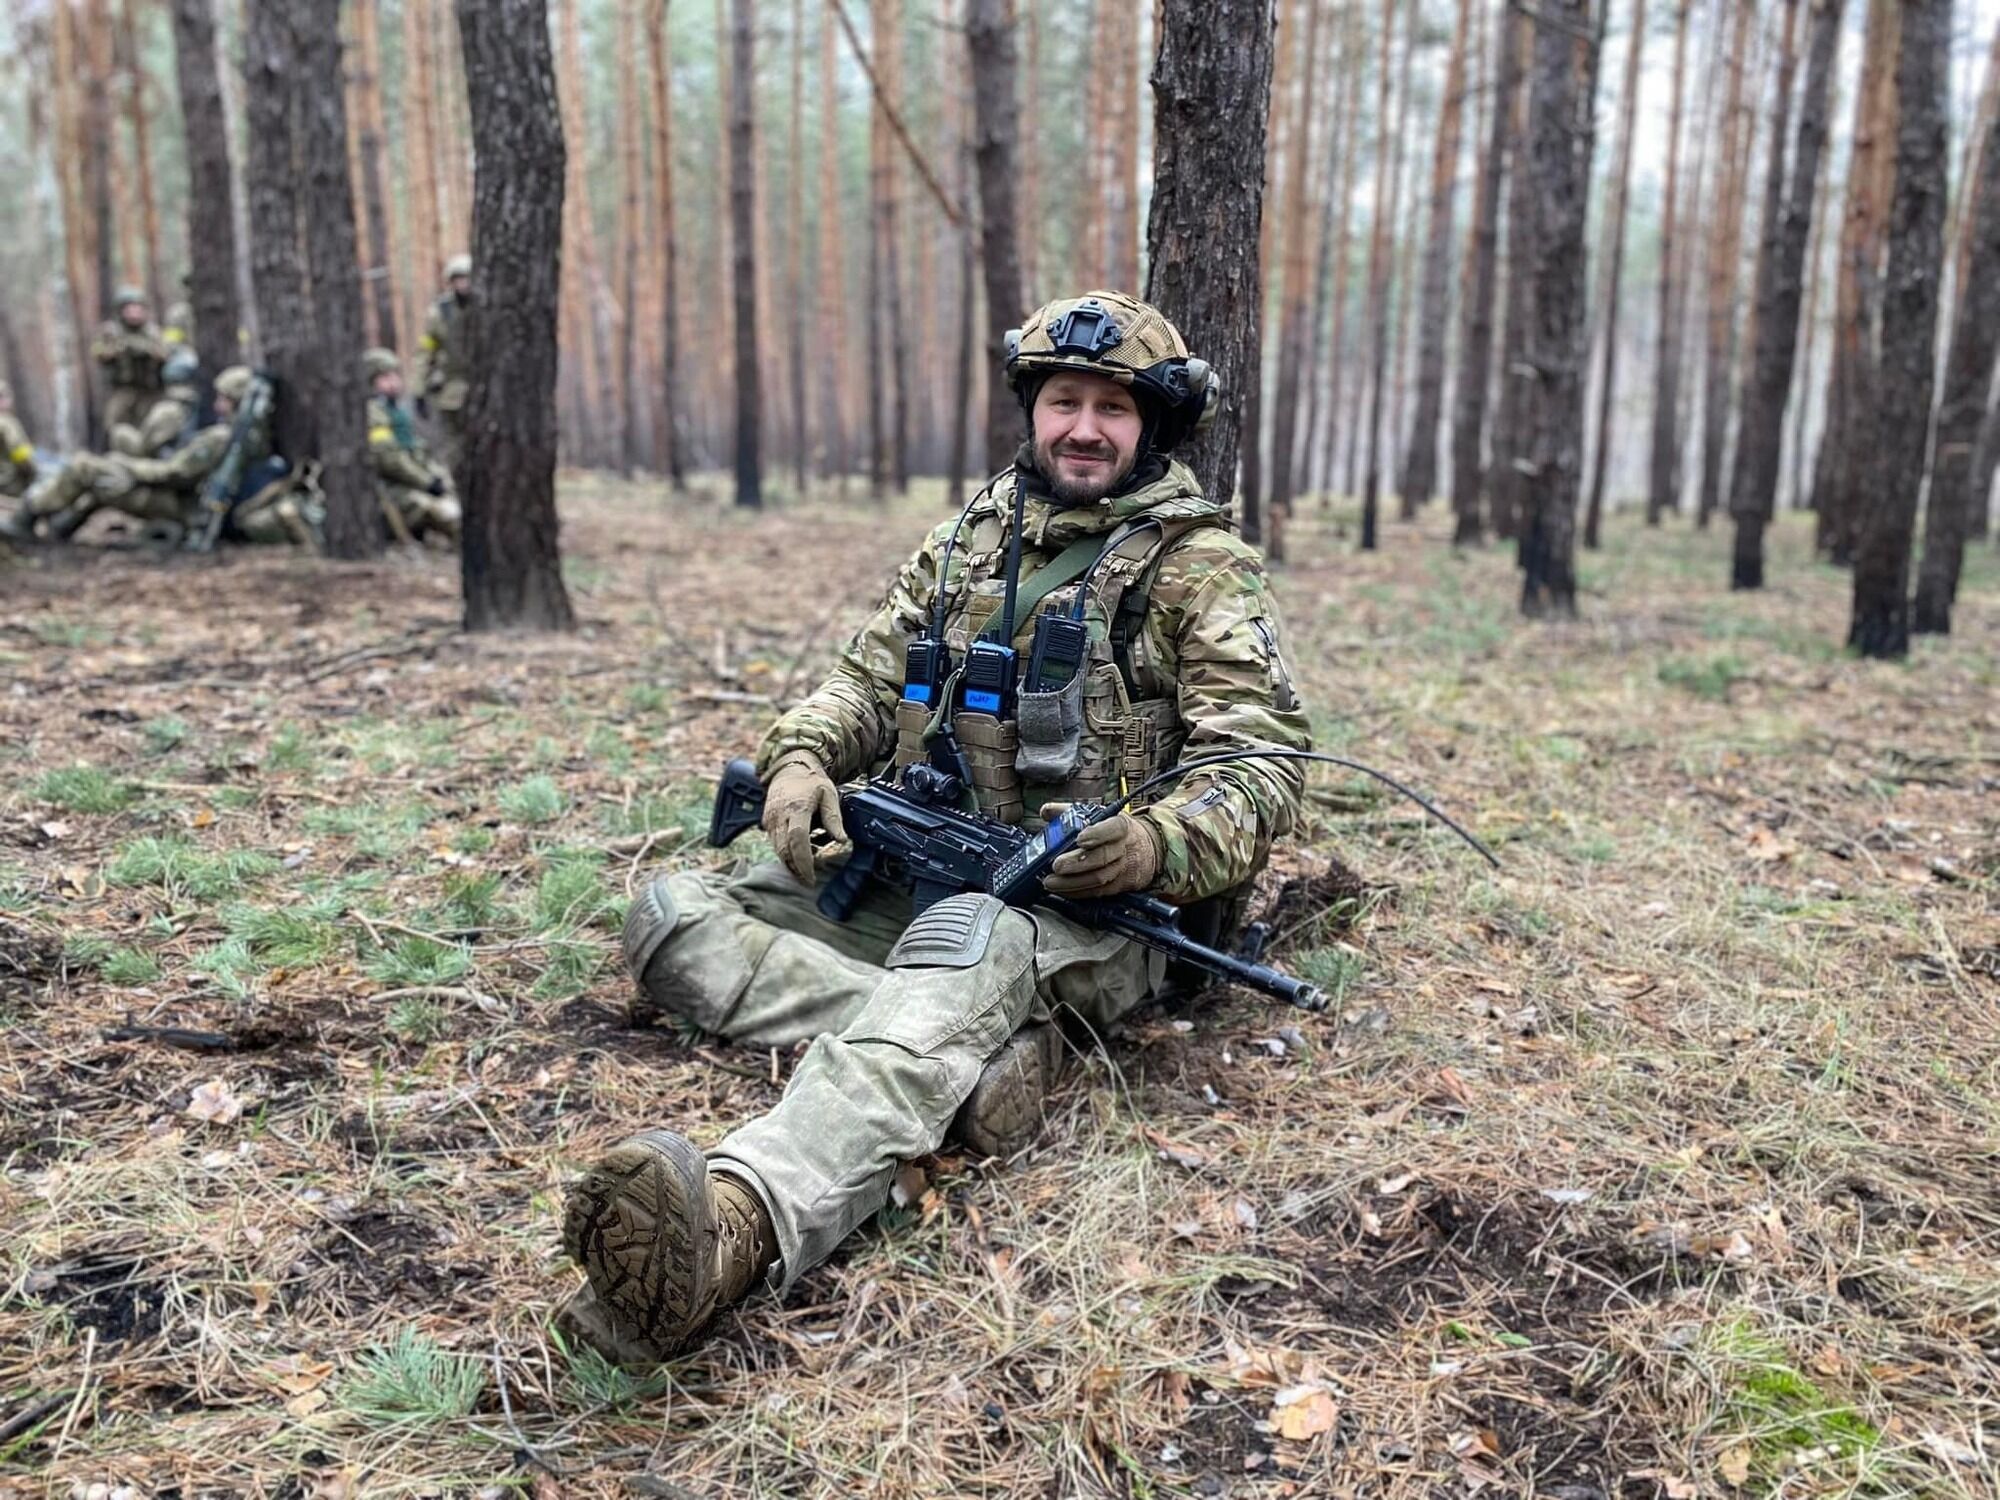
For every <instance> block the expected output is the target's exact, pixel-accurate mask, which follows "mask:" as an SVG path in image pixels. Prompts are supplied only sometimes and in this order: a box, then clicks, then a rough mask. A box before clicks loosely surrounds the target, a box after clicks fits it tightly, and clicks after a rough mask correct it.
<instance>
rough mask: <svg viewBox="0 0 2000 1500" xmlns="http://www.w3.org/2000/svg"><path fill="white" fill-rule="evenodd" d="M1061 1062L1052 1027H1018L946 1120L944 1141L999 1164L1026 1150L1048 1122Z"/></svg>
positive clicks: (1056, 1030) (1055, 1028)
mask: <svg viewBox="0 0 2000 1500" xmlns="http://www.w3.org/2000/svg"><path fill="white" fill-rule="evenodd" d="M1066 1057H1067V1052H1066V1050H1065V1048H1064V1047H1063V1037H1062V1029H1061V1028H1060V1027H1058V1026H1057V1025H1056V1024H1055V1023H1054V1022H1052V1021H1037V1022H1032V1023H1030V1024H1029V1025H1026V1026H1023V1027H1022V1028H1021V1029H1020V1030H1019V1031H1017V1032H1015V1033H1014V1034H1013V1036H1011V1037H1009V1038H1008V1039H1007V1045H1006V1046H1004V1047H1002V1048H1001V1049H1000V1050H999V1051H998V1052H996V1053H994V1054H993V1056H992V1057H990V1058H988V1059H987V1062H986V1066H985V1067H984V1068H982V1069H981V1070H980V1073H979V1081H978V1082H977V1083H975V1084H973V1086H972V1092H971V1093H970V1094H968V1095H966V1098H965V1103H963V1104H961V1105H960V1106H959V1107H958V1113H957V1115H955V1116H954V1117H953V1119H952V1122H951V1129H950V1131H949V1132H948V1135H949V1137H950V1139H952V1140H955V1141H957V1142H959V1143H960V1144H961V1145H965V1146H969V1147H971V1148H972V1149H973V1150H974V1151H977V1152H978V1153H979V1154H980V1155H981V1156H997V1157H1000V1158H1001V1159H1002V1160H1005V1159H1006V1158H1008V1157H1012V1156H1016V1155H1018V1154H1019V1153H1021V1152H1023V1151H1025V1150H1027V1149H1028V1147H1030V1146H1032V1145H1034V1143H1035V1140H1036V1138H1037V1137H1038V1136H1040V1135H1041V1133H1042V1126H1043V1124H1044V1123H1045V1122H1046V1121H1047V1119H1048V1098H1049V1095H1050V1094H1051V1093H1053V1092H1054V1091H1055V1086H1056V1084H1057V1082H1058V1081H1060V1079H1061V1077H1062V1070H1063V1063H1064V1061H1065V1059H1066Z"/></svg>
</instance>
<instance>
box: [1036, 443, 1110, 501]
mask: <svg viewBox="0 0 2000 1500" xmlns="http://www.w3.org/2000/svg"><path fill="white" fill-rule="evenodd" d="M1064 453H1072V454H1087V455H1089V456H1091V457H1095V458H1103V459H1106V460H1108V461H1109V462H1107V464H1106V466H1105V469H1104V472H1103V474H1101V475H1100V476H1098V477H1097V478H1095V479H1064V478H1063V477H1062V475H1061V473H1060V472H1059V470H1058V468H1057V464H1058V461H1059V460H1060V458H1061V456H1062V455H1063V454H1064ZM1117 459H1118V450H1117V449H1115V448H1113V447H1112V446H1111V445H1110V444H1109V443H1096V444H1091V445H1089V446H1084V445H1081V444H1076V443H1067V442H1064V443H1055V444H1048V443H1037V444H1035V467H1036V468H1038V469H1040V470H1041V471H1042V477H1043V478H1044V479H1046V480H1048V482H1049V493H1050V494H1052V495H1054V496H1055V497H1056V499H1058V500H1060V501H1061V502H1062V503H1063V504H1065V505H1094V504H1095V503H1096V502H1098V501H1099V500H1102V499H1103V498H1104V497H1105V496H1106V495H1108V494H1110V493H1111V492H1112V491H1113V490H1115V489H1117V488H1118V486H1119V485H1121V484H1123V483H1124V482H1125V477H1126V475H1128V474H1130V473H1131V472H1132V465H1131V464H1130V463H1127V464H1125V465H1124V466H1123V467H1122V468H1116V467H1113V465H1115V464H1116V463H1117Z"/></svg>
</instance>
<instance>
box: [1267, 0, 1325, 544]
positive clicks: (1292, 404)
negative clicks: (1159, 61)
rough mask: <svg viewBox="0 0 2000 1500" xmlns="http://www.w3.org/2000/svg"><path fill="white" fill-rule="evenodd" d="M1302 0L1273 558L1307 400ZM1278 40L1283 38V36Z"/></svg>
mask: <svg viewBox="0 0 2000 1500" xmlns="http://www.w3.org/2000/svg"><path fill="white" fill-rule="evenodd" d="M1301 3H1302V4H1303V6H1304V10H1305V36H1304V41H1303V47H1304V53H1303V69H1304V73H1303V78H1302V80H1301V82H1300V86H1299V89H1298V104H1297V109H1296V112H1295V113H1294V115H1293V117H1292V124H1291V134H1290V146H1289V149H1288V150H1287V153H1286V164H1285V171H1286V181H1285V217H1284V239H1283V246H1284V248H1283V251H1282V255H1281V259H1280V264H1279V269H1280V270H1281V271H1282V272H1283V276H1284V282H1283V285H1282V287H1281V288H1280V289H1279V298H1278V307H1279V313H1278V387H1277V395H1278V399H1277V401H1276V402H1275V403H1274V405H1273V410H1272V418H1273V420H1272V423H1271V495H1270V508H1271V514H1272V518H1273V520H1272V525H1271V538H1270V540H1271V543H1272V545H1271V547H1270V548H1269V549H1268V550H1269V554H1270V556H1271V557H1272V558H1273V560H1278V561H1282V560H1283V556H1284V548H1283V539H1284V531H1283V529H1282V527H1283V522H1282V521H1281V520H1279V519H1278V518H1279V517H1280V516H1283V515H1289V514H1290V511H1291V507H1292V480H1293V477H1294V475H1295V474H1296V472H1297V467H1298V460H1297V455H1296V453H1295V451H1294V450H1295V447H1296V445H1297V442H1298V421H1299V414H1300V411H1301V409H1302V408H1303V407H1304V405H1305V394H1304V392H1303V390H1302V389H1301V386H1302V385H1303V383H1304V379H1303V376H1304V369H1305V357H1306V345H1307V336H1308V330H1307V328H1306V315H1307V311H1308V308H1309V305H1310V304H1309V303H1308V301H1307V297H1306V277H1307V265H1308V260H1307V253H1306V238H1307V230H1306V226H1307V222H1308V220H1309V218H1310V214H1309V211H1308V206H1307V201H1306V190H1307V187H1308V185H1309V178H1310V177H1311V171H1312V168H1311V162H1312V138H1313V104H1314V102H1315V98H1316V95H1317V94H1318V91H1319V90H1318V75H1319V18H1320V11H1321V9H1322V6H1321V3H1320V0H1301ZM1297 18H1298V10H1297V8H1295V9H1294V11H1293V19H1294V21H1295V22H1296V20H1297ZM1279 40H1280V42H1281V43H1282V42H1283V41H1284V38H1283V37H1280V38H1279Z"/></svg>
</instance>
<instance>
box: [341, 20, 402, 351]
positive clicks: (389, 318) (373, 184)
mask: <svg viewBox="0 0 2000 1500" xmlns="http://www.w3.org/2000/svg"><path fill="white" fill-rule="evenodd" d="M350 3H351V4H352V6H353V9H354V32H355V41H356V43H357V44H358V45H357V49H356V51H357V65H356V68H355V70H354V104H355V110H356V114H357V115H358V117H359V123H360V134H359V147H360V151H359V155H360V158H361V201H362V203H363V204H364V205H365V208H364V216H365V217H366V219H367V223H368V271H367V282H368V300H369V303H370V305H371V306H372V308H373V310H374V311H373V315H374V319H375V337H376V339H377V341H378V342H380V343H383V344H386V345H388V346H389V347H390V348H392V349H393V348H395V347H396V345H397V343H398V342H399V341H398V339H397V337H396V280H395V273H394V265H395V262H394V259H393V258H392V257H391V255H390V254H389V208H388V197H387V195H386V194H385V193H384V192H383V188H382V184H383V180H384V174H383V171H382V146H383V129H382V63H381V59H380V55H379V54H380V51H381V48H380V44H379V42H378V33H379V31H380V22H379V19H378V17H377V14H376V5H377V0H350Z"/></svg>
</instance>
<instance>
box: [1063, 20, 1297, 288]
mask: <svg viewBox="0 0 2000 1500" xmlns="http://www.w3.org/2000/svg"><path fill="white" fill-rule="evenodd" d="M1316 8H1317V0H1315V9H1316ZM1107 31H1108V33H1109V34H1108V36H1107V38H1106V40H1107V41H1108V42H1109V44H1110V45H1109V46H1108V47H1107V48H1106V55H1105V56H1104V57H1103V58H1102V59H1101V60H1100V61H1099V62H1098V64H1097V66H1099V67H1102V68H1104V69H1105V70H1106V80H1105V86H1106V88H1107V89H1108V90H1109V92H1110V95H1111V99H1110V103H1111V108H1112V114H1113V119H1114V121H1115V124H1114V127H1113V130H1112V134H1111V143H1112V150H1111V180H1110V188H1111V191H1110V192H1109V193H1108V194H1107V195H1106V197H1107V202H1106V204H1105V213H1106V222H1107V224H1108V225H1109V227H1110V234H1109V236H1108V237H1107V244H1106V249H1107V251H1108V256H1107V264H1106V267H1105V274H1106V279H1107V282H1108V284H1109V285H1111V286H1113V287H1116V288H1118V289H1119V290H1120V291H1130V289H1131V288H1133V287H1135V286H1137V285H1138V284H1139V5H1138V3H1137V0H1124V3H1119V0H1114V3H1113V5H1112V10H1111V24H1110V25H1109V26H1108V27H1107Z"/></svg>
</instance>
